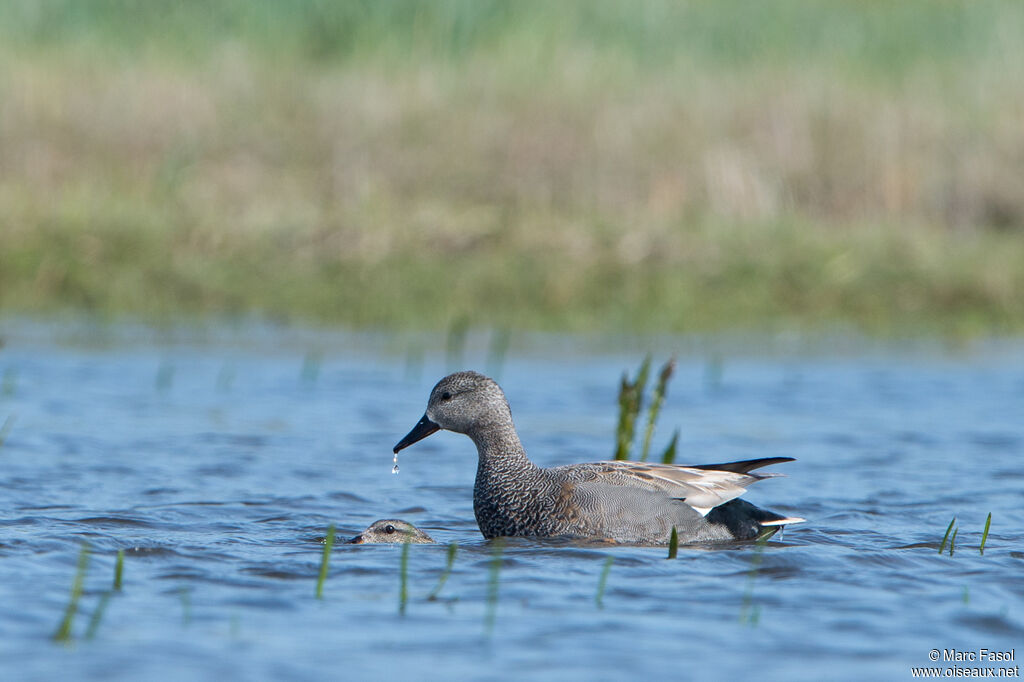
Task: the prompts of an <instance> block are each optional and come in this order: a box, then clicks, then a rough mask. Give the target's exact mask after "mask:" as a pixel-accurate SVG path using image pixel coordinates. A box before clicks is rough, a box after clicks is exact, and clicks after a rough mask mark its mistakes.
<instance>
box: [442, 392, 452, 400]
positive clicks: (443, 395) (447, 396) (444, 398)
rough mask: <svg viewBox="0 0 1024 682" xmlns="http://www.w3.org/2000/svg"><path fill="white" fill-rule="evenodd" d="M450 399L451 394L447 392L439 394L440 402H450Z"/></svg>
mask: <svg viewBox="0 0 1024 682" xmlns="http://www.w3.org/2000/svg"><path fill="white" fill-rule="evenodd" d="M451 399H452V394H451V393H449V392H448V391H445V392H444V393H442V394H441V400H451Z"/></svg>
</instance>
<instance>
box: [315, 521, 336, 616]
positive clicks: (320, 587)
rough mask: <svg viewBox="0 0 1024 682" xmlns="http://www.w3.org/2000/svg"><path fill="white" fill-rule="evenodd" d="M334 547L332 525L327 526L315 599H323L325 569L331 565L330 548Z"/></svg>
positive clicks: (325, 577)
mask: <svg viewBox="0 0 1024 682" xmlns="http://www.w3.org/2000/svg"><path fill="white" fill-rule="evenodd" d="M332 547H334V524H333V523H332V524H331V525H329V526H327V538H326V539H325V540H324V551H323V554H321V555H320V573H319V574H318V575H317V578H316V598H317V599H323V597H324V582H325V581H326V580H327V568H328V566H330V564H331V548H332Z"/></svg>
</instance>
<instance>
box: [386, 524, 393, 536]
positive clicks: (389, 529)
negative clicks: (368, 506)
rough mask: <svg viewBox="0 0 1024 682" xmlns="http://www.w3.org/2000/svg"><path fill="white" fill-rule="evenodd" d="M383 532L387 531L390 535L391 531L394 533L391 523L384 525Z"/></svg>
mask: <svg viewBox="0 0 1024 682" xmlns="http://www.w3.org/2000/svg"><path fill="white" fill-rule="evenodd" d="M384 532H385V533H387V534H388V535H391V534H392V533H394V532H395V527H394V526H392V525H391V524H390V523H389V524H388V525H386V526H384Z"/></svg>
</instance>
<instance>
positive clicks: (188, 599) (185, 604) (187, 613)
mask: <svg viewBox="0 0 1024 682" xmlns="http://www.w3.org/2000/svg"><path fill="white" fill-rule="evenodd" d="M178 595H179V596H180V597H181V626H182V627H188V624H189V623H191V622H192V588H190V587H189V586H188V585H182V586H181V588H180V589H179V590H178Z"/></svg>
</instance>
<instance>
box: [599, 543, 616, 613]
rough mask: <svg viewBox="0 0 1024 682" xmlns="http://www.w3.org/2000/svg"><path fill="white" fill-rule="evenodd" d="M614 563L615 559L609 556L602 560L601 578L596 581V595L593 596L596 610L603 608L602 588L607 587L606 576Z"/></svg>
mask: <svg viewBox="0 0 1024 682" xmlns="http://www.w3.org/2000/svg"><path fill="white" fill-rule="evenodd" d="M614 561H615V557H613V556H610V557H608V558H606V559H605V560H604V565H603V566H602V567H601V577H600V578H598V579H597V594H595V595H594V603H596V604H597V608H599V609H603V608H604V588H605V587H606V586H607V585H608V574H609V573H610V572H611V570H612V563H613V562H614Z"/></svg>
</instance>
